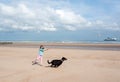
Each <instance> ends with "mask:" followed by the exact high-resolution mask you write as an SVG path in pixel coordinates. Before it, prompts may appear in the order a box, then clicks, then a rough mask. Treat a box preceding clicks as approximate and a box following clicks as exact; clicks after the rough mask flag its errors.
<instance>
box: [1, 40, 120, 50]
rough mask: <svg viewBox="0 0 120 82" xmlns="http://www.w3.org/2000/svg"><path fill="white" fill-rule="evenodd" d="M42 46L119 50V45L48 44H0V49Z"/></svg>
mask: <svg viewBox="0 0 120 82" xmlns="http://www.w3.org/2000/svg"><path fill="white" fill-rule="evenodd" d="M40 45H44V46H46V47H47V48H58V49H62V48H63V49H86V50H120V44H115V43H114V44H110V43H109V44H103V43H48V42H6V43H2V44H1V43H0V47H26V48H38V47H39V46H40Z"/></svg>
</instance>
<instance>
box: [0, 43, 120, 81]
mask: <svg viewBox="0 0 120 82" xmlns="http://www.w3.org/2000/svg"><path fill="white" fill-rule="evenodd" d="M24 45H26V46H27V47H26V46H24ZM31 45H32V46H35V47H30V46H29V45H28V44H23V43H21V44H14V43H13V44H7V45H0V82H120V50H119V48H120V44H74V46H78V45H79V46H81V47H84V46H88V47H89V48H90V47H91V46H92V47H96V46H97V47H100V49H85V48H83V49H77V48H74V49H73V48H62V47H60V48H59V47H58V48H55V47H52V48H50V46H51V45H57V44H49V45H46V46H47V47H49V50H48V51H46V52H45V54H44V59H43V66H40V65H38V64H36V65H32V60H34V59H35V58H36V56H37V54H38V49H39V45H38V44H31ZM60 45H62V46H64V45H65V44H59V46H60ZM71 45H72V46H73V44H67V46H68V47H71ZM21 46H22V47H21ZM102 47H104V48H109V47H110V48H111V49H105V50H104V49H101V48H102ZM112 47H113V48H116V50H114V49H113V50H112ZM63 56H64V57H66V58H67V59H68V60H67V61H65V62H63V64H62V65H61V66H60V67H58V68H51V67H49V65H48V64H47V60H52V59H60V58H61V57H63Z"/></svg>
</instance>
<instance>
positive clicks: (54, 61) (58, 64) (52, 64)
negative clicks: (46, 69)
mask: <svg viewBox="0 0 120 82" xmlns="http://www.w3.org/2000/svg"><path fill="white" fill-rule="evenodd" d="M65 60H67V58H65V57H62V58H61V59H60V60H58V59H55V60H52V61H51V62H49V60H47V62H48V64H51V67H59V66H60V65H61V64H62V63H63V61H65Z"/></svg>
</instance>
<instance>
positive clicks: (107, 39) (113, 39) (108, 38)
mask: <svg viewBox="0 0 120 82" xmlns="http://www.w3.org/2000/svg"><path fill="white" fill-rule="evenodd" d="M104 41H117V38H110V37H107V38H106V39H104Z"/></svg>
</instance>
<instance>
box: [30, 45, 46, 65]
mask: <svg viewBox="0 0 120 82" xmlns="http://www.w3.org/2000/svg"><path fill="white" fill-rule="evenodd" d="M46 50H48V49H45V48H44V46H43V45H40V48H39V54H38V56H37V58H36V59H35V60H34V61H32V63H33V64H36V63H37V62H38V61H40V65H42V59H43V55H44V51H46Z"/></svg>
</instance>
